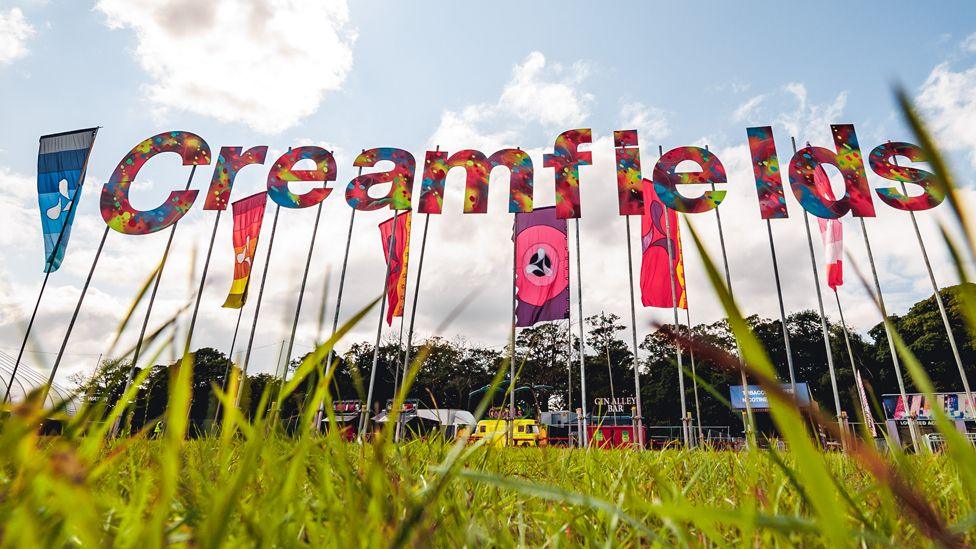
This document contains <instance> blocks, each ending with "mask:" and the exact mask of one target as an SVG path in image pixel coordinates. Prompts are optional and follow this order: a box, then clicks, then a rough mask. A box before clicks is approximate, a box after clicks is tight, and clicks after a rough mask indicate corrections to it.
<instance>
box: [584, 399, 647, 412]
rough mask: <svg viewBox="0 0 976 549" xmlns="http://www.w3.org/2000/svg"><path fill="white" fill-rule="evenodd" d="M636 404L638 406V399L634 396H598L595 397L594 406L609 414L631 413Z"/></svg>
mask: <svg viewBox="0 0 976 549" xmlns="http://www.w3.org/2000/svg"><path fill="white" fill-rule="evenodd" d="M634 406H637V399H635V398H634V397H617V398H607V397H596V398H594V399H593V407H594V408H596V409H597V410H599V411H602V412H606V413H608V414H625V413H630V410H631V408H633V407H634Z"/></svg>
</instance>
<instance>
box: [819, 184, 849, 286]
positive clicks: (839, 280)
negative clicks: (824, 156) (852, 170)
mask: <svg viewBox="0 0 976 549" xmlns="http://www.w3.org/2000/svg"><path fill="white" fill-rule="evenodd" d="M813 181H814V184H815V185H816V187H817V190H818V191H819V192H820V193H821V194H822V195H823V196H826V197H829V198H831V199H833V196H834V191H833V190H832V189H831V188H830V179H828V178H827V173H826V172H824V170H823V168H820V169H818V170H817V171H816V172H815V173H814V175H813ZM817 223H818V224H819V225H820V238H821V239H822V240H823V245H824V262H825V263H826V264H827V285H828V286H830V288H831V289H833V290H836V289H837V287H838V286H841V285H842V284H844V225H843V224H841V222H840V219H823V218H821V217H818V218H817Z"/></svg>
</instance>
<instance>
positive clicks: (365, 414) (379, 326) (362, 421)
mask: <svg viewBox="0 0 976 549" xmlns="http://www.w3.org/2000/svg"><path fill="white" fill-rule="evenodd" d="M399 214H400V210H393V228H392V229H391V230H390V238H389V240H387V242H389V246H390V249H389V251H388V253H387V254H386V274H385V275H384V276H383V296H382V297H381V299H380V318H379V321H378V322H377V323H376V345H374V346H373V368H372V369H371V370H370V372H369V390H368V391H367V393H366V406H364V407H363V410H362V414H361V415H360V418H359V435H360V436H362V435H363V432H364V431H366V426H367V425H368V421H367V420H368V418H369V409H370V406H372V404H373V388H374V387H375V385H376V367H377V365H378V364H379V359H380V336H381V335H383V318H384V317H385V316H386V314H385V313H386V299H387V295H386V294H387V291H388V290H389V287H388V286H389V285H388V282H389V280H390V264H391V263H393V253H394V251H395V250H394V248H396V228H397V219H398V215H399Z"/></svg>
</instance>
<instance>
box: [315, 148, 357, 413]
mask: <svg viewBox="0 0 976 549" xmlns="http://www.w3.org/2000/svg"><path fill="white" fill-rule="evenodd" d="M358 175H363V168H362V167H360V168H359V174H358ZM349 209H350V210H351V213H350V214H349V232H348V234H347V235H346V251H345V253H344V254H343V256H342V269H341V270H340V271H339V295H338V296H337V297H336V306H335V313H334V314H333V316H332V335H333V336H334V335H335V333H336V332H337V331H338V330H339V311H340V310H341V309H342V290H343V289H344V288H345V286H346V267H347V266H348V265H349V247H350V246H351V245H352V228H353V225H355V223H356V208H349ZM334 357H335V342H333V344H332V348H330V349H329V354H328V356H327V357H326V359H325V376H326V377H328V376H329V372H331V371H332V359H333V358H334ZM324 413H325V401H322V402H321V403H319V413H318V417H317V418H316V421H315V424H316V425H317V426H318V429H319V431H320V432H321V430H322V416H323V414H324Z"/></svg>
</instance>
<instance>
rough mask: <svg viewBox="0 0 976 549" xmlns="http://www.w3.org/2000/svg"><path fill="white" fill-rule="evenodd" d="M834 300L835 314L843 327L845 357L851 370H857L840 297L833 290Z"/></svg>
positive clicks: (835, 290)
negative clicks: (849, 363)
mask: <svg viewBox="0 0 976 549" xmlns="http://www.w3.org/2000/svg"><path fill="white" fill-rule="evenodd" d="M834 299H835V300H836V301H837V312H838V313H839V314H840V324H841V326H843V327H844V343H845V344H846V345H847V357H848V358H849V359H850V361H851V370H854V369H856V368H857V364H856V363H855V362H854V350H853V348H852V347H851V336H850V332H849V331H848V329H847V322H846V321H845V320H844V308H843V307H841V306H840V295H838V293H837V289H836V288H835V289H834Z"/></svg>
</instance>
